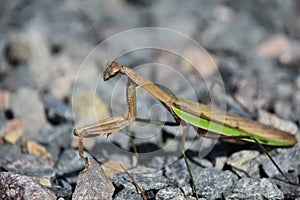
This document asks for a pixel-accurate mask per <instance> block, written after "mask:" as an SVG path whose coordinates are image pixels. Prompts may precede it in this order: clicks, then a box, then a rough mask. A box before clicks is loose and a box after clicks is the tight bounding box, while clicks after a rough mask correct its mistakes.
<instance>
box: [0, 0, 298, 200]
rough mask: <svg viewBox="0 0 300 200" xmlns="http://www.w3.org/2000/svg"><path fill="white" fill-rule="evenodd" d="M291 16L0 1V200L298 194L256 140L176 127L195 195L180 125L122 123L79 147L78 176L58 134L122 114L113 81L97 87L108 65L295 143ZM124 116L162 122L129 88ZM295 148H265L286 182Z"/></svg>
mask: <svg viewBox="0 0 300 200" xmlns="http://www.w3.org/2000/svg"><path fill="white" fill-rule="evenodd" d="M299 10H300V3H299V2H298V1H296V0H290V1H279V0H275V1H258V0H253V1H247V2H244V1H243V2H242V1H236V0H218V1H207V0H201V1H196V0H193V1H180V0H175V1H171V0H167V1H158V0H155V1H145V0H127V1H117V0H111V1H96V0H86V1H79V0H64V1H58V0H52V1H46V0H42V1H41V0H39V1H38V0H11V1H1V2H0V199H143V197H142V195H141V192H140V191H139V190H138V189H137V187H136V186H137V185H139V186H140V187H141V190H142V191H143V192H144V194H145V196H146V198H147V199H196V196H198V197H199V199H300V187H299V186H295V185H292V184H289V183H287V182H286V181H285V180H284V179H283V177H282V175H281V174H280V173H279V172H278V171H277V169H276V168H275V167H274V165H273V164H272V163H271V161H270V160H269V159H268V157H267V156H266V155H265V154H264V153H263V152H262V151H261V150H260V149H259V148H258V146H257V145H256V144H247V143H225V142H218V141H216V140H212V139H205V138H201V137H199V136H198V135H197V133H196V131H195V130H194V129H193V128H189V130H188V135H187V138H186V143H185V147H186V155H187V157H188V163H189V165H190V170H191V173H192V174H193V179H194V183H195V186H196V193H197V195H196V194H195V192H194V191H193V189H192V184H191V182H192V181H191V178H190V175H189V173H188V170H187V166H186V163H185V161H184V159H183V157H182V156H181V153H180V152H181V151H180V145H181V132H182V128H181V127H168V126H163V125H155V124H143V123H134V124H133V125H131V126H130V127H128V128H126V129H124V130H121V131H118V132H116V133H114V134H112V135H110V136H109V137H108V138H107V137H104V136H99V137H95V138H89V139H85V140H84V145H85V147H86V151H85V154H86V155H88V161H89V167H87V168H86V169H85V171H84V173H80V172H81V171H82V170H84V168H85V163H84V161H83V160H82V159H81V158H80V157H79V155H78V146H77V145H78V139H77V138H76V137H74V136H73V134H72V130H73V129H74V128H75V127H76V128H78V127H80V126H83V125H86V124H88V123H91V122H94V121H96V120H99V119H105V118H108V117H111V116H120V115H122V113H123V112H124V110H125V108H126V99H125V85H126V78H125V77H122V76H116V77H115V78H113V79H111V80H109V81H108V82H104V81H103V79H102V76H103V72H104V70H105V68H106V65H105V64H106V63H107V61H108V60H116V61H118V62H119V63H121V64H124V65H128V66H131V67H132V68H134V70H135V71H137V72H138V73H140V74H143V75H144V76H145V77H147V78H149V80H151V81H153V82H154V83H156V84H157V85H159V86H160V87H161V88H162V89H163V90H165V91H167V92H168V93H170V94H172V95H175V96H180V97H183V98H187V99H190V100H193V101H199V102H202V103H205V104H210V105H211V106H215V107H218V108H220V109H223V110H226V111H227V112H231V113H234V114H238V115H241V116H243V117H247V118H251V119H254V120H257V121H260V122H261V123H266V124H269V125H271V126H274V127H276V128H278V129H282V130H285V131H287V132H290V133H291V134H293V135H295V137H296V138H297V140H298V141H300V132H299V130H298V129H299V126H300V117H299V116H300V53H299V52H300V12H299ZM217 82H219V83H220V84H215V83H217ZM212 85H214V86H215V87H212ZM240 104H242V106H241V105H240ZM137 116H138V117H140V118H150V119H153V120H161V121H171V120H173V118H172V116H171V115H170V113H168V112H167V111H166V110H165V108H164V107H163V106H162V104H161V103H160V102H159V101H158V100H156V99H155V98H153V97H152V96H150V95H149V94H148V93H147V92H145V91H144V90H143V89H141V88H138V90H137ZM299 147H300V145H299V143H297V144H296V145H294V146H293V147H289V148H271V147H266V148H267V150H268V151H269V154H270V155H271V156H272V157H273V159H274V160H275V161H276V162H277V163H278V165H279V166H280V168H281V169H282V170H283V171H284V172H285V174H286V175H287V176H288V177H289V178H290V179H291V180H293V181H294V182H299V178H300V148H299ZM135 152H138V154H136V153H135ZM120 164H122V166H123V167H124V169H127V170H128V172H129V173H130V176H132V177H130V176H129V175H128V174H126V173H125V172H124V169H122V168H121V166H120ZM133 180H134V181H133ZM134 182H136V183H134Z"/></svg>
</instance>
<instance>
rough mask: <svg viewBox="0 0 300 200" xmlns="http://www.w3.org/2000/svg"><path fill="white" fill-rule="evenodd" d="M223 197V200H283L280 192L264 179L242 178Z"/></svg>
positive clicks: (274, 185)
mask: <svg viewBox="0 0 300 200" xmlns="http://www.w3.org/2000/svg"><path fill="white" fill-rule="evenodd" d="M223 195H224V198H225V199H284V195H283V193H282V191H281V190H279V189H278V187H277V186H276V184H275V183H273V182H272V181H270V180H269V179H266V178H262V179H259V180H255V179H250V178H242V179H240V180H239V181H238V182H237V183H236V184H234V185H233V186H232V187H231V188H230V189H228V190H226V192H224V194H223Z"/></svg>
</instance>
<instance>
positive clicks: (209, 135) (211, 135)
mask: <svg viewBox="0 0 300 200" xmlns="http://www.w3.org/2000/svg"><path fill="white" fill-rule="evenodd" d="M197 132H198V133H199V134H200V135H201V136H203V137H206V138H211V139H219V140H231V139H234V140H243V139H246V140H247V139H248V140H253V141H254V142H255V143H256V144H257V145H258V147H259V148H260V149H261V150H262V151H263V152H264V153H265V154H266V155H267V156H268V158H269V159H270V160H271V162H272V163H273V164H274V166H275V167H276V169H277V170H278V171H279V173H280V174H281V175H282V176H283V177H284V178H285V179H286V181H287V182H288V183H290V184H292V185H297V186H300V184H299V183H295V182H293V181H291V180H290V179H289V178H288V177H287V176H286V175H285V174H284V172H283V171H282V170H281V169H280V167H279V166H278V164H277V163H276V162H275V160H274V159H273V158H272V156H270V154H269V153H268V152H267V150H266V149H265V148H264V146H263V145H262V144H261V143H260V142H259V140H257V139H256V138H255V137H254V136H225V135H220V134H218V133H211V132H210V133H207V132H205V130H203V129H198V130H197Z"/></svg>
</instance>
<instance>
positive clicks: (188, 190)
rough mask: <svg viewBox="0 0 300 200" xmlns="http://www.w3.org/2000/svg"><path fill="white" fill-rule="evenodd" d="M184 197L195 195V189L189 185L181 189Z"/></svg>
mask: <svg viewBox="0 0 300 200" xmlns="http://www.w3.org/2000/svg"><path fill="white" fill-rule="evenodd" d="M180 189H181V191H182V193H183V195H184V196H190V195H192V194H193V189H192V188H191V186H189V185H185V186H183V187H181V188H180Z"/></svg>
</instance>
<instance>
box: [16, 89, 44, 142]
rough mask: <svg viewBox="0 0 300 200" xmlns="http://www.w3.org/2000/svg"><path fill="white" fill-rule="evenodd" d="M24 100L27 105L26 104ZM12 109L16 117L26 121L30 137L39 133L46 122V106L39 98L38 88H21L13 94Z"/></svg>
mask: <svg viewBox="0 0 300 200" xmlns="http://www.w3.org/2000/svg"><path fill="white" fill-rule="evenodd" d="M24 100H25V101H26V106H24ZM11 109H12V111H13V113H14V114H15V116H16V118H19V119H20V120H22V121H24V123H25V135H24V137H25V138H26V139H28V138H29V137H32V136H35V135H37V134H38V131H39V130H40V128H41V127H42V126H43V124H45V123H46V118H45V111H44V106H43V104H42V102H41V100H40V98H39V95H38V92H37V90H33V89H31V88H20V89H18V90H17V91H16V92H15V93H13V94H12V98H11Z"/></svg>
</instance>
